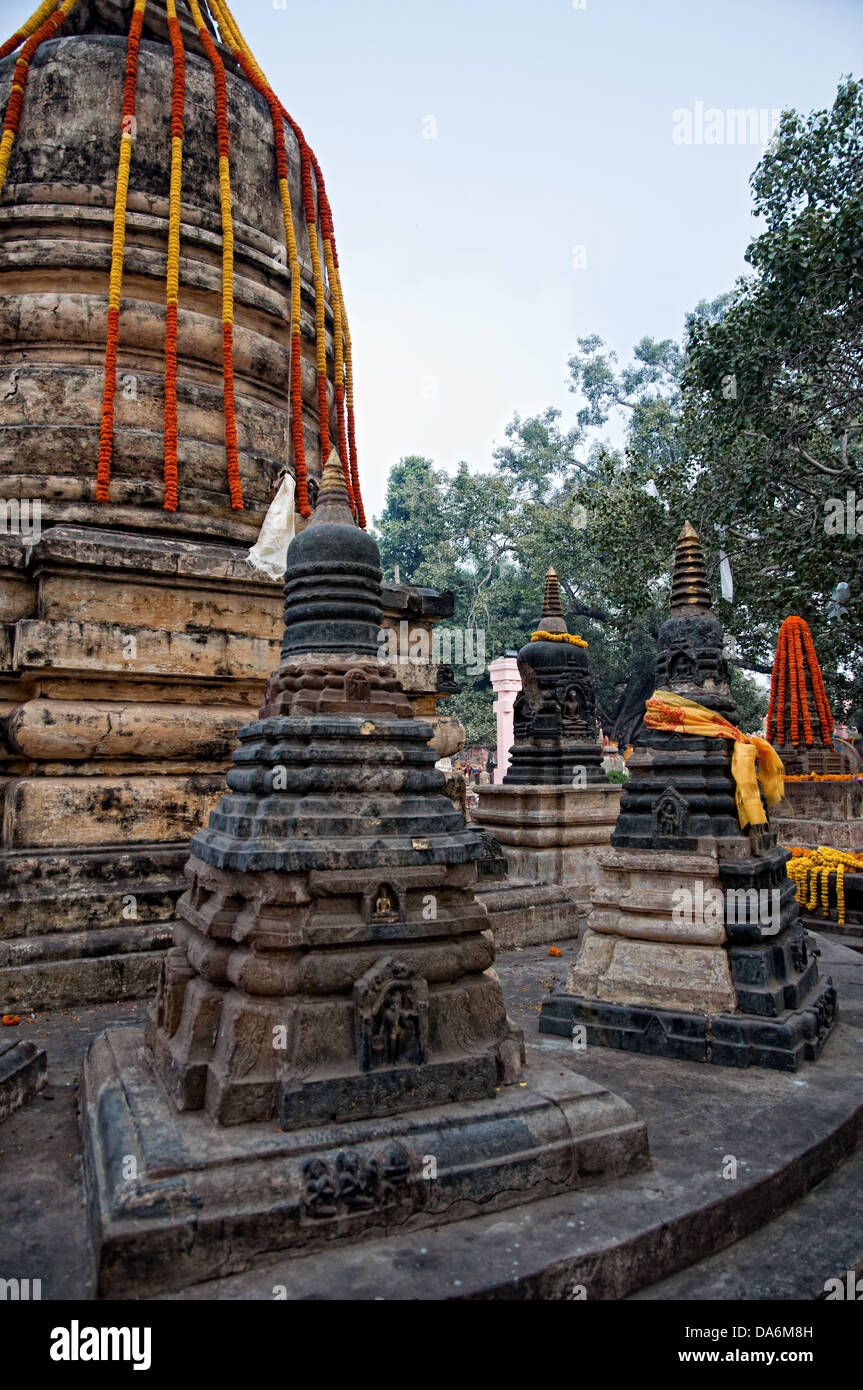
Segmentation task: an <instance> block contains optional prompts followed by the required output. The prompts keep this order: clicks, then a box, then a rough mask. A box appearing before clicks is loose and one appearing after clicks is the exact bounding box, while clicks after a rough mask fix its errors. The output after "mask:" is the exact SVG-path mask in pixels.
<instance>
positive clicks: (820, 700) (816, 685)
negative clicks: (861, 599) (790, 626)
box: [800, 618, 834, 744]
mask: <svg viewBox="0 0 863 1390" xmlns="http://www.w3.org/2000/svg"><path fill="white" fill-rule="evenodd" d="M800 631H801V634H802V637H803V644H804V646H805V648H806V656H807V659H808V661H809V675H810V677H811V679H812V694H813V695H814V696H815V707H816V709H817V710H818V722H819V724H820V725H821V733H822V736H823V738H824V742H825V743H827V744H832V742H833V727H834V726H833V714H832V712H831V710H830V703H829V701H828V699H827V691H826V690H825V688H824V677H823V675H822V674H821V666H820V664H819V661H818V657H817V656H816V655H815V644H814V642H813V641H812V633H811V632H810V631H809V624H808V623H804V622H803V619H802V618H801V619H800Z"/></svg>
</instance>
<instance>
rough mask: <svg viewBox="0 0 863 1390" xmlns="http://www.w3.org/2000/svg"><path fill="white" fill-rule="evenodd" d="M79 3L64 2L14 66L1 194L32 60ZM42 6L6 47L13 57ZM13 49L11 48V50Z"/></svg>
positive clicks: (0, 146) (1, 143)
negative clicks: (21, 35)
mask: <svg viewBox="0 0 863 1390" xmlns="http://www.w3.org/2000/svg"><path fill="white" fill-rule="evenodd" d="M77 3H78V0H63V3H62V5H61V6H60V8H59V9H58V10H55V11H54V12H53V13H52V14H51V15H50V17H49V18H48V19H46V20H45V22H44V23H42V24H39V26H38V28H36V29H35V31H34V32H32V33H31V35H30V37H29V38H28V39H27V42H26V43H25V44H24V47H23V48H22V50H21V53H20V55H19V57H18V61H17V62H16V64H15V71H14V72H13V74H12V90H11V92H10V93H9V100H8V102H7V103H6V115H5V117H4V120H3V135H2V137H0V194H2V192H3V186H4V184H5V183H6V171H7V169H8V168H9V158H10V156H11V154H12V146H13V145H14V143H15V136H16V135H17V133H18V122H19V120H20V119H21V107H22V106H23V105H24V90H25V88H26V86H27V73H28V70H29V68H30V60H31V58H32V57H33V54H34V53H35V52H36V50H37V48H39V47H40V46H41V45H42V44H43V43H45V41H46V39H52V38H53V37H54V35H55V34H56V32H57V30H58V29H59V28H60V26H61V25H62V24H63V23H64V22H65V20H66V18H67V16H68V15H69V14H71V12H72V10H74V8H75V6H76V4H77ZM44 8H45V7H44V6H41V7H40V8H39V9H38V10H37V11H36V13H35V14H34V15H32V16H31V18H30V19H29V20H28V21H27V23H26V24H25V25H23V27H22V28H21V29H19V31H18V34H13V36H12V38H11V39H9V40H8V41H7V42H6V43H5V44H4V45H3V47H4V50H5V52H6V53H12V52H14V50H15V49H16V48H17V47H18V44H19V43H20V41H21V40H20V38H19V34H24V33H25V32H26V31H27V30H28V28H29V27H30V26H31V25H32V24H35V22H36V20H37V19H38V18H40V17H41V15H42V14H43V12H44ZM52 8H53V7H52ZM10 45H11V47H10Z"/></svg>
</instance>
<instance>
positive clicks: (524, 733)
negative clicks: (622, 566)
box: [503, 569, 607, 786]
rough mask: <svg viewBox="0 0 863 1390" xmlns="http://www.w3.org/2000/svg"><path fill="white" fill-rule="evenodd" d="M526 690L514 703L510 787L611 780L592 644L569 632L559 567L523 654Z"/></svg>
mask: <svg viewBox="0 0 863 1390" xmlns="http://www.w3.org/2000/svg"><path fill="white" fill-rule="evenodd" d="M518 671H519V675H520V676H521V683H522V689H521V692H520V693H519V694H518V695H517V696H516V699H515V705H514V707H513V732H514V735H515V743H514V744H513V747H512V750H511V754H510V757H511V762H510V766H509V770H508V771H507V773H506V776H505V777H504V779H503V785H505V786H519V785H521V786H524V785H527V784H529V785H531V786H537V785H540V786H541V785H546V786H551V785H554V786H572V785H573V779H574V778H577V779H578V780H579V781H580V782H581V783H582V784H583V782H584V781H587V782H598V783H605V782H606V780H607V779H606V776H605V772H604V771H603V768H602V749H601V747H600V745H599V743H598V741H597V737H596V734H597V724H596V703H595V700H594V694H593V682H592V680H591V676H590V670H589V668H588V662H587V643H586V642H583V641H582V639H581V638H580V637H573V636H571V635H570V633H569V632H568V630H567V626H566V620H565V618H564V616H563V604H562V603H561V598H560V584H559V582H558V578H557V574H556V573H555V571H554V570H553V569H550V570H549V571H548V574H547V575H546V580H545V597H544V600H543V605H542V615H541V617H540V619H539V626H538V629H537V631H536V632H535V633H534V634H533V636H532V638H531V640H530V641H529V642H527V643H526V644H525V646H523V647H522V648H521V651H520V652H519V654H518Z"/></svg>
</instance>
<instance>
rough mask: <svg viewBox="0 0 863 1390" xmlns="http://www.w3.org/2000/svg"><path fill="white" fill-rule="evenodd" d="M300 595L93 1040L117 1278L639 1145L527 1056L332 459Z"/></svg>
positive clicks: (413, 1213) (211, 1270) (109, 1264)
mask: <svg viewBox="0 0 863 1390" xmlns="http://www.w3.org/2000/svg"><path fill="white" fill-rule="evenodd" d="M285 596H286V604H285V638H284V645H283V649H282V661H281V665H280V667H279V669H278V671H277V673H276V674H275V676H274V677H273V678H272V679H271V681H270V683H269V686H268V690H267V696H266V701H265V704H264V706H263V709H262V710H261V717H260V719H259V720H257V721H256V722H254V723H252V724H250V725H248V726H247V727H246V728H244V729H242V730H241V731H240V734H239V738H240V746H239V748H238V750H237V752H236V753H235V755H234V767H233V769H232V770H231V772H230V773H229V774H228V786H229V788H230V790H229V792H228V794H227V795H225V796H224V797H223V798H222V800H221V801H220V803H219V805H218V806H217V808H216V809H215V811H214V812H213V813H212V814H211V816H210V823H209V826H208V827H207V828H206V829H205V830H202V831H200V832H199V833H198V834H197V835H196V836H195V837H194V839H193V841H192V851H191V857H190V859H189V862H188V865H187V868H186V874H187V878H188V884H189V887H188V891H187V893H186V894H185V896H184V897H183V898H182V899H181V901H180V904H179V911H180V916H181V919H182V920H181V922H180V925H179V926H178V928H177V931H176V934H175V945H174V947H173V948H172V950H171V951H170V952H169V954H168V956H167V959H166V963H165V967H164V972H163V977H162V982H161V986H160V989H159V993H158V997H157V1000H156V1003H155V1006H154V1007H153V1010H152V1012H151V1015H150V1018H149V1021H148V1025H147V1031H146V1046H142V1042H143V1038H142V1035H141V1033H140V1031H139V1030H122V1031H119V1030H115V1031H111V1032H108V1033H106V1034H103V1035H102V1036H101V1037H100V1038H98V1039H97V1040H96V1042H95V1043H94V1044H93V1047H92V1049H91V1051H90V1053H89V1055H88V1059H87V1063H86V1072H85V1089H86V1102H85V1131H86V1143H87V1152H88V1167H89V1195H90V1201H91V1207H92V1216H93V1228H94V1230H95V1232H96V1242H97V1247H98V1250H99V1265H100V1288H101V1289H102V1291H103V1292H112V1293H117V1294H122V1293H123V1292H124V1291H128V1290H131V1289H134V1290H135V1292H136V1293H137V1294H139V1295H140V1294H141V1293H142V1292H143V1291H145V1290H146V1289H156V1288H162V1287H178V1286H182V1285H183V1284H186V1283H190V1282H194V1281H195V1280H197V1279H202V1278H214V1277H216V1276H217V1275H219V1274H221V1273H225V1272H228V1271H230V1270H232V1269H236V1268H237V1267H239V1266H240V1265H243V1264H245V1263H247V1262H248V1260H249V1258H250V1257H251V1256H253V1255H255V1254H258V1253H261V1252H263V1251H269V1250H282V1249H288V1250H293V1249H308V1248H316V1247H318V1246H320V1245H322V1244H325V1243H327V1242H329V1241H331V1240H332V1239H334V1238H340V1239H341V1238H346V1239H355V1238H357V1237H359V1236H361V1235H362V1234H363V1233H364V1231H366V1230H367V1229H369V1228H372V1227H375V1228H377V1229H378V1230H380V1229H381V1228H390V1227H394V1226H402V1225H405V1226H411V1225H413V1226H415V1225H424V1224H434V1223H439V1222H441V1221H445V1220H447V1219H451V1217H452V1216H454V1215H457V1216H459V1217H460V1218H461V1217H464V1216H465V1215H469V1214H470V1213H471V1211H472V1210H479V1209H482V1210H483V1211H487V1210H493V1209H495V1208H496V1207H503V1206H509V1205H512V1204H514V1203H518V1202H523V1201H529V1200H532V1199H533V1198H534V1197H541V1196H547V1195H550V1194H551V1193H552V1192H554V1191H558V1190H560V1189H561V1188H562V1189H566V1188H567V1187H572V1186H577V1185H578V1184H579V1183H580V1182H581V1181H582V1180H583V1179H584V1178H585V1177H586V1176H587V1175H588V1174H589V1173H591V1174H593V1175H594V1176H598V1175H601V1174H603V1173H609V1174H610V1173H612V1172H614V1173H619V1172H621V1171H629V1170H631V1169H632V1168H633V1167H635V1166H639V1165H641V1164H643V1163H644V1162H645V1161H646V1140H645V1135H644V1129H643V1126H642V1125H640V1124H639V1123H638V1122H637V1121H636V1119H635V1117H634V1115H633V1113H632V1111H631V1110H630V1109H629V1107H628V1106H627V1105H625V1104H624V1103H623V1102H622V1101H619V1100H618V1099H617V1098H616V1097H613V1096H611V1095H609V1093H608V1092H606V1091H604V1090H603V1089H602V1088H601V1087H597V1086H595V1085H594V1084H593V1083H588V1082H586V1081H583V1080H582V1079H581V1078H577V1077H576V1078H573V1077H572V1076H571V1075H570V1074H569V1073H567V1078H568V1079H564V1078H563V1077H561V1076H560V1075H559V1069H557V1068H554V1067H547V1066H545V1067H544V1066H543V1063H542V1062H541V1061H540V1062H539V1064H538V1065H537V1066H533V1065H532V1066H531V1068H530V1071H529V1072H527V1073H525V1074H522V1060H523V1056H524V1047H523V1042H522V1038H521V1033H520V1032H519V1031H518V1030H516V1029H515V1028H514V1027H513V1026H512V1025H511V1024H510V1023H509V1022H508V1020H507V1017H506V1012H505V1008H504V1001H503V995H502V992H501V988H500V984H499V982H498V980H497V977H496V976H495V974H494V973H493V972H492V971H490V970H489V967H490V966H491V963H492V960H493V955H494V952H493V948H492V946H491V944H490V942H489V940H488V937H487V934H486V935H483V934H482V933H483V928H484V927H485V926H486V923H487V918H486V914H485V911H484V909H483V908H482V907H481V906H480V905H479V904H478V902H477V900H476V899H475V897H474V893H473V885H474V882H475V878H476V862H475V861H476V860H477V859H478V857H479V856H480V854H481V853H482V842H481V839H480V837H479V836H478V835H477V834H476V832H475V831H473V830H471V829H468V828H467V827H466V826H465V824H464V820H463V818H462V817H461V815H459V814H458V813H457V812H456V811H455V810H454V808H453V806H452V804H451V802H450V801H449V800H448V798H447V797H446V796H445V795H444V794H443V785H444V776H443V774H442V773H441V772H439V771H437V770H436V768H435V767H434V762H435V753H434V750H433V749H431V748H430V747H429V746H428V737H429V729H428V726H427V725H426V724H425V723H424V722H422V721H421V720H418V719H416V718H415V717H414V715H413V712H412V709H411V707H410V704H409V702H408V700H407V698H406V696H405V695H404V693H403V692H402V690H401V688H400V685H399V683H398V680H397V679H396V676H395V672H394V671H393V669H392V668H390V667H387V666H385V665H383V664H381V662H380V661H379V660H378V658H377V653H378V651H379V643H378V640H377V639H378V632H379V629H380V625H381V608H380V568H379V561H378V552H377V547H376V545H375V543H374V541H373V539H372V538H371V537H370V536H368V535H366V534H365V533H364V532H363V531H361V530H360V529H359V528H358V527H357V526H356V525H354V521H353V518H352V516H351V513H350V510H349V507H348V500H347V494H346V491H345V486H344V480H343V476H342V471H341V468H340V466H339V465H338V464H337V463H332V462H331V463H330V464H328V466H327V469H326V470H325V473H324V478H323V482H322V489H321V494H320V498H319V501H318V506H317V510H316V512H315V515H314V517H313V519H312V521H311V522H310V524H309V526H308V527H307V528H306V529H305V530H304V531H303V532H302V533H301V534H300V535H299V536H298V537H296V538H295V540H294V541H293V543H292V545H291V547H290V550H289V552H288V561H287V571H286V583H285ZM519 1080H521V1083H522V1084H520V1085H515V1084H511V1083H515V1082H517V1081H519ZM124 1155H126V1156H128V1155H132V1156H134V1158H135V1162H136V1165H137V1166H136V1169H135V1171H136V1176H135V1178H134V1180H129V1178H128V1171H129V1168H128V1165H127V1166H126V1167H125V1168H124V1166H123V1162H122V1159H123V1156H124ZM428 1155H432V1156H433V1157H434V1167H435V1172H434V1174H431V1173H430V1172H429V1171H428V1165H427V1164H425V1159H426V1157H427V1156H428ZM424 1164H425V1167H424Z"/></svg>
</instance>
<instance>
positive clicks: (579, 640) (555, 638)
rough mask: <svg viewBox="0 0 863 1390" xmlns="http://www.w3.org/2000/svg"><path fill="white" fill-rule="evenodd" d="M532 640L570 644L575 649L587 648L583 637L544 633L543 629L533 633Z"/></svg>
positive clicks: (571, 634) (562, 633)
mask: <svg viewBox="0 0 863 1390" xmlns="http://www.w3.org/2000/svg"><path fill="white" fill-rule="evenodd" d="M530 640H531V642H569V643H571V645H572V646H573V647H586V646H587V643H586V642H585V640H584V638H583V637H578V636H577V635H575V634H573V633H569V632H543V631H542V629H540V631H539V632H532V633H531V634H530Z"/></svg>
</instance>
